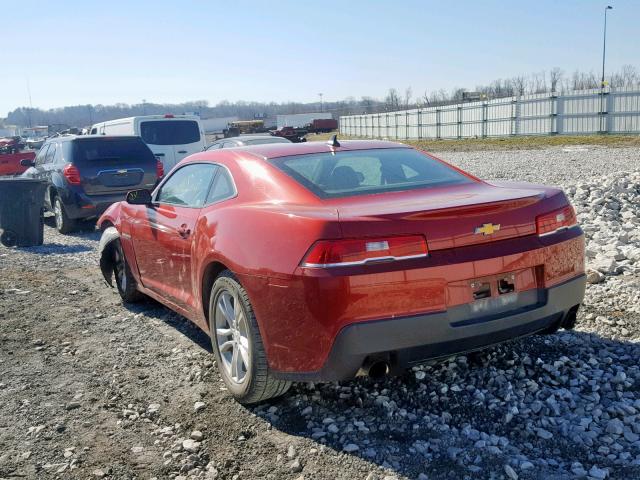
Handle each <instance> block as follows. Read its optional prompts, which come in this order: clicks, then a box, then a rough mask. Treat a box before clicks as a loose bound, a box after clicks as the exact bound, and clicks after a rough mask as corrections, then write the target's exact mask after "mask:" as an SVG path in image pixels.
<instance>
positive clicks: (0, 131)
mask: <svg viewBox="0 0 640 480" xmlns="http://www.w3.org/2000/svg"><path fill="white" fill-rule="evenodd" d="M16 135H20V127H17V126H15V125H0V137H15V136H16Z"/></svg>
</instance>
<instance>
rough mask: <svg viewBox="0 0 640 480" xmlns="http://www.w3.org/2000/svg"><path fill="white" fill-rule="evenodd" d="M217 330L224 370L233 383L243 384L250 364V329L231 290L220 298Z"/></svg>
mask: <svg viewBox="0 0 640 480" xmlns="http://www.w3.org/2000/svg"><path fill="white" fill-rule="evenodd" d="M215 330H216V332H215V334H216V343H217V345H218V351H219V352H220V359H221V360H222V368H224V370H225V373H226V374H227V376H228V377H229V378H230V379H231V380H232V381H233V382H235V383H238V384H241V383H243V382H244V381H245V379H246V378H247V371H248V369H249V364H250V352H249V328H248V325H247V319H246V317H245V314H244V311H243V309H242V306H241V304H240V300H239V299H238V296H237V295H236V294H235V293H233V292H231V291H229V290H223V291H222V293H220V295H219V296H218V301H217V302H216V314H215Z"/></svg>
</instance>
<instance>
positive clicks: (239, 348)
mask: <svg viewBox="0 0 640 480" xmlns="http://www.w3.org/2000/svg"><path fill="white" fill-rule="evenodd" d="M225 312H226V313H225ZM209 329H210V336H211V344H212V347H213V352H214V354H215V356H216V362H217V364H218V371H219V372H220V376H221V377H222V380H223V381H224V383H225V385H226V387H227V389H228V390H229V391H230V392H231V395H233V397H234V398H235V399H236V400H237V401H238V402H239V403H241V404H243V405H250V404H255V403H259V402H264V401H265V400H269V399H272V398H276V397H279V396H281V395H283V394H284V393H286V392H287V390H289V388H290V387H291V382H288V381H285V380H279V379H277V378H274V377H273V375H272V374H271V372H270V370H269V364H268V362H267V354H266V352H265V349H264V345H263V343H262V337H261V336H260V328H259V327H258V322H257V320H256V316H255V314H254V313H253V308H252V306H251V302H250V301H249V296H248V295H247V292H246V290H245V289H244V288H243V287H242V285H240V282H238V280H237V279H236V278H235V276H234V275H233V273H231V272H230V271H229V270H225V271H224V272H222V273H221V274H220V275H219V276H218V278H217V279H216V281H215V282H214V284H213V287H212V289H211V297H210V300H209ZM234 365H235V366H234Z"/></svg>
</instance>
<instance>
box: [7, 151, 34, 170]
mask: <svg viewBox="0 0 640 480" xmlns="http://www.w3.org/2000/svg"><path fill="white" fill-rule="evenodd" d="M35 158H36V152H18V153H2V152H0V176H3V175H20V174H21V173H24V172H26V171H27V169H28V168H29V167H27V166H24V165H22V163H21V162H22V160H31V161H33V160H34V159H35Z"/></svg>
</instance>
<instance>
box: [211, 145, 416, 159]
mask: <svg viewBox="0 0 640 480" xmlns="http://www.w3.org/2000/svg"><path fill="white" fill-rule="evenodd" d="M338 141H339V142H340V147H337V148H334V147H332V146H331V144H330V143H329V142H302V143H264V144H259V145H249V146H246V147H238V148H234V151H236V152H241V151H245V152H249V153H253V154H255V155H258V156H260V157H262V158H264V159H265V160H268V159H271V158H279V157H288V156H291V155H307V154H312V153H326V152H341V151H350V150H371V149H376V148H411V147H410V146H408V145H405V144H403V143H396V142H388V141H383V140H338ZM216 151H220V150H212V151H211V152H216Z"/></svg>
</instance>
